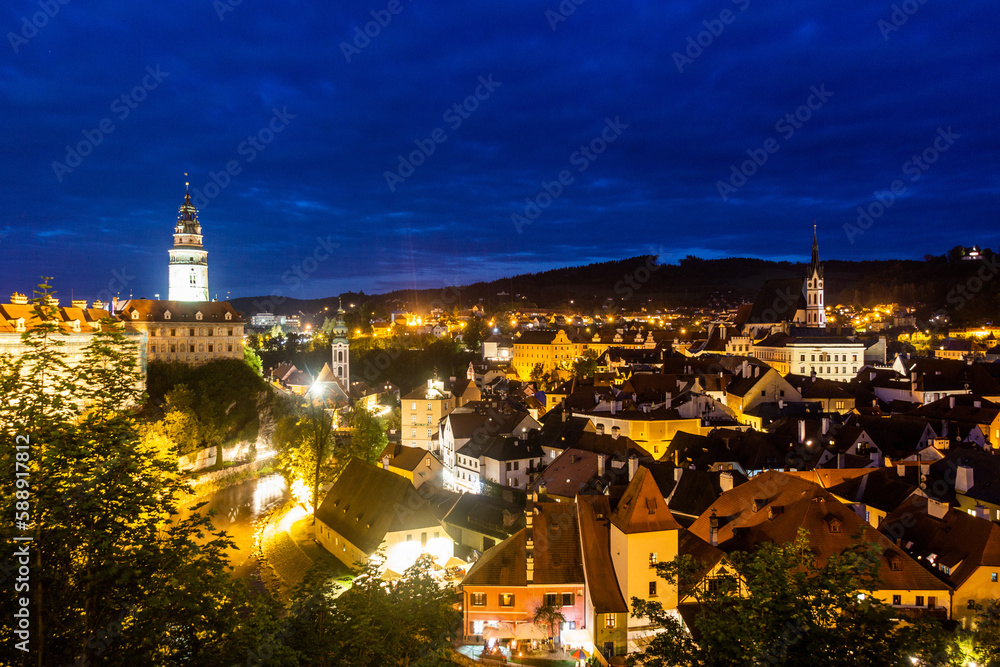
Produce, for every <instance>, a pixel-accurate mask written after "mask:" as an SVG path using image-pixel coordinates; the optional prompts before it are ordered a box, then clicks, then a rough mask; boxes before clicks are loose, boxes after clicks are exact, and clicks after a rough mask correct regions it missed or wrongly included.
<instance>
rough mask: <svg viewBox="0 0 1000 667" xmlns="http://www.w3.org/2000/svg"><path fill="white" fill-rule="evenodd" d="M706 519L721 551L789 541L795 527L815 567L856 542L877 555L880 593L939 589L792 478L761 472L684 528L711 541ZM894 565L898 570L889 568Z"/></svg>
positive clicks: (842, 509) (855, 520)
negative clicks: (803, 537) (802, 533)
mask: <svg viewBox="0 0 1000 667" xmlns="http://www.w3.org/2000/svg"><path fill="white" fill-rule="evenodd" d="M712 515H715V517H716V518H717V519H718V545H719V548H720V549H722V550H723V551H726V552H730V551H735V550H741V551H750V550H752V549H753V548H754V547H756V546H757V545H758V544H761V543H764V542H773V543H776V544H784V543H787V542H791V541H793V540H795V538H796V536H797V534H798V531H799V529H800V528H804V529H805V530H806V533H807V537H808V540H809V544H810V546H811V548H812V550H813V552H814V553H815V555H816V557H817V559H819V560H820V562H821V564H822V562H823V561H825V559H826V558H828V557H830V556H833V555H835V554H840V553H842V552H844V551H845V550H847V549H851V548H853V547H855V546H856V545H857V543H858V541H859V540H858V537H859V536H860V542H861V543H862V544H867V543H874V544H875V545H876V546H877V547H878V548H879V550H880V551H881V554H882V556H881V567H880V568H879V578H880V579H881V584H880V585H881V587H882V588H883V589H885V590H920V589H925V590H939V589H942V588H943V586H942V584H941V582H940V581H938V580H937V578H936V577H934V575H932V574H930V573H929V572H927V571H926V570H925V569H924V568H923V567H921V566H920V564H918V563H917V562H915V561H914V560H913V559H912V558H910V557H909V556H908V555H907V554H906V553H904V552H903V550H902V549H901V548H899V547H897V546H896V545H894V544H893V543H892V542H891V541H890V540H888V539H887V538H886V537H885V536H883V535H882V534H880V533H879V532H878V531H876V530H875V529H874V528H872V527H871V526H870V525H869V524H868V523H866V522H865V521H863V520H862V519H861V518H860V517H859V516H858V515H857V514H855V513H854V511H853V510H852V509H851V508H850V507H847V506H846V505H844V504H843V503H841V502H839V501H838V500H837V499H836V498H834V497H833V494H831V493H830V492H829V491H827V490H825V489H823V488H821V487H820V486H819V485H817V484H813V483H812V482H809V481H806V480H803V479H799V478H798V477H795V476H793V475H786V474H783V473H780V472H775V471H767V472H764V473H761V474H760V475H757V476H756V477H754V478H752V479H751V480H750V481H749V482H747V483H746V484H742V485H740V486H737V487H735V488H733V490H732V491H728V492H726V493H724V494H722V496H720V497H719V499H718V500H717V501H716V502H715V503H713V504H712V507H711V508H710V509H708V510H706V511H705V512H704V513H703V514H702V515H701V516H699V517H698V519H697V520H696V521H695V522H694V523H693V524H691V528H690V530H691V531H692V532H693V533H695V534H696V535H698V536H699V537H701V538H702V539H704V540H708V541H711V529H710V523H711V520H712ZM891 563H896V564H897V566H898V567H893V566H891Z"/></svg>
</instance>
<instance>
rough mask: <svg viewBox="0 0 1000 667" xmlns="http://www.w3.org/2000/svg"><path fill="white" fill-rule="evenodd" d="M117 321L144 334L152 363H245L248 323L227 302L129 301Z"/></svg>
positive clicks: (119, 313)
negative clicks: (226, 360)
mask: <svg viewBox="0 0 1000 667" xmlns="http://www.w3.org/2000/svg"><path fill="white" fill-rule="evenodd" d="M118 317H119V319H121V320H123V321H124V322H126V323H128V324H129V325H131V326H132V327H134V328H135V329H136V330H138V331H139V332H141V333H143V334H145V336H146V340H147V350H148V352H147V356H148V358H149V360H150V361H167V362H171V361H174V362H182V363H186V364H204V363H208V362H209V361H216V360H218V359H240V360H242V359H243V326H244V324H245V322H244V320H243V318H242V316H241V315H240V314H239V313H238V312H237V311H236V309H235V308H233V306H232V304H230V303H229V302H228V301H202V302H188V301H155V300H151V299H130V300H129V301H126V302H125V304H124V306H122V308H121V310H120V311H119V312H118Z"/></svg>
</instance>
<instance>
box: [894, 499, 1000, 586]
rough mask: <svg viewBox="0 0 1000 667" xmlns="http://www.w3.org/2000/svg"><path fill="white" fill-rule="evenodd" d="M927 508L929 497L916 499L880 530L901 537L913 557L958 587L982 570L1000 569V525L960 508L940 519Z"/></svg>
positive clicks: (904, 506) (901, 507)
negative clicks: (919, 558)
mask: <svg viewBox="0 0 1000 667" xmlns="http://www.w3.org/2000/svg"><path fill="white" fill-rule="evenodd" d="M927 505H928V501H927V499H926V498H922V497H920V496H913V497H912V498H910V499H909V500H908V501H906V502H905V503H903V504H902V505H900V506H899V507H898V508H897V509H896V511H894V512H892V513H891V514H889V515H888V516H887V517H886V518H885V520H884V521H883V522H882V525H881V526H880V527H879V530H881V531H883V532H886V533H888V534H890V535H892V536H893V537H895V538H899V539H900V540H901V541H902V544H903V545H904V546H905V547H906V549H907V551H908V552H909V553H910V554H911V555H913V556H914V557H922V558H921V562H924V563H927V564H928V567H932V568H933V569H934V571H935V572H936V573H937V576H939V577H941V578H943V579H945V580H946V581H947V582H948V583H949V584H951V585H952V586H954V587H956V588H957V587H959V586H961V585H962V584H963V583H964V582H965V581H967V580H968V579H969V577H970V576H972V574H974V573H975V571H976V570H977V569H978V568H979V567H982V566H986V567H993V568H1000V525H997V524H996V523H994V522H992V521H987V520H986V519H980V518H978V517H975V516H972V515H970V514H967V513H965V512H963V511H962V510H958V509H948V510H947V511H946V512H945V514H944V516H942V517H941V518H937V517H934V516H931V515H930V514H929V513H928V511H927ZM932 557H933V559H932ZM940 566H944V567H946V568H948V569H950V570H951V572H950V574H949V573H948V572H947V571H946V570H942V569H941V567H940Z"/></svg>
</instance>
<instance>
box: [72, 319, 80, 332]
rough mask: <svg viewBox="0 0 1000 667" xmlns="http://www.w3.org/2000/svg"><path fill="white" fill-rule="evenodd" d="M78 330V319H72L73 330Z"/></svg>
mask: <svg viewBox="0 0 1000 667" xmlns="http://www.w3.org/2000/svg"><path fill="white" fill-rule="evenodd" d="M79 330H80V320H73V331H79Z"/></svg>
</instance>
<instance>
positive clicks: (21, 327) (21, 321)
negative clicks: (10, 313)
mask: <svg viewBox="0 0 1000 667" xmlns="http://www.w3.org/2000/svg"><path fill="white" fill-rule="evenodd" d="M17 330H18V331H20V332H23V331H24V318H23V317H19V318H17Z"/></svg>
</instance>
